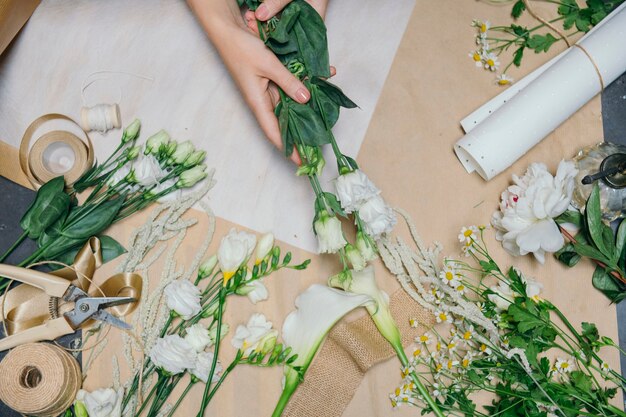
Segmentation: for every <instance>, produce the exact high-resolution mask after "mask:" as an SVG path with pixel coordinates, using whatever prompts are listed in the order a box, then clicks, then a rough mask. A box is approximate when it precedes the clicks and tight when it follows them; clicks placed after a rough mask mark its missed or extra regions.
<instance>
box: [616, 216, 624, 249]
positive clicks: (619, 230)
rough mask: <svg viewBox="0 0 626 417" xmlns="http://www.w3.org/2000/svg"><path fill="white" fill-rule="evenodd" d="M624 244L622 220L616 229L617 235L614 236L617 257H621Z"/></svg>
mask: <svg viewBox="0 0 626 417" xmlns="http://www.w3.org/2000/svg"><path fill="white" fill-rule="evenodd" d="M625 243H626V222H625V221H623V220H622V222H621V223H620V224H619V227H618V228H617V235H616V236H615V251H616V252H617V254H618V256H621V255H622V253H623V252H624V247H625V246H626V245H624V244H625Z"/></svg>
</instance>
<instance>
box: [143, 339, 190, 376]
mask: <svg viewBox="0 0 626 417" xmlns="http://www.w3.org/2000/svg"><path fill="white" fill-rule="evenodd" d="M196 356H197V353H196V350H195V349H194V348H193V346H191V345H190V344H189V343H188V342H187V341H186V340H185V339H183V338H182V337H180V336H179V335H177V334H170V335H167V336H165V337H163V338H159V339H157V341H156V343H155V345H154V346H153V347H152V349H151V350H150V360H151V361H152V363H154V364H155V365H156V366H157V367H159V368H161V369H163V370H165V371H166V372H169V373H170V374H172V375H176V374H180V373H181V372H184V371H185V370H186V369H192V368H193V367H194V366H195V363H196Z"/></svg>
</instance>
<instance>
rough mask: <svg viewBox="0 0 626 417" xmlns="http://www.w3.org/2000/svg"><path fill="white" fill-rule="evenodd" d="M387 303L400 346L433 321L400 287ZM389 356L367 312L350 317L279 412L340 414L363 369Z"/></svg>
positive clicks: (301, 416)
mask: <svg viewBox="0 0 626 417" xmlns="http://www.w3.org/2000/svg"><path fill="white" fill-rule="evenodd" d="M390 307H391V314H392V315H393V317H394V318H395V319H396V323H397V324H398V327H399V329H400V334H401V335H402V344H403V346H407V345H409V344H410V343H411V342H413V336H414V335H416V334H419V332H424V331H425V330H426V329H427V328H429V327H431V326H432V325H433V324H434V318H433V315H432V314H430V313H429V312H428V311H426V310H425V309H423V308H422V307H421V306H419V305H418V304H417V303H416V302H415V301H414V300H413V299H412V298H411V297H410V296H409V295H407V294H406V293H405V292H404V290H402V289H400V290H398V291H396V292H395V293H394V294H393V295H392V296H391V300H390ZM411 319H415V320H417V322H418V323H420V326H419V328H418V329H415V328H412V327H411V326H410V325H409V320H411ZM393 356H395V352H394V351H393V349H392V348H391V347H390V345H389V343H388V342H387V341H386V340H385V339H384V338H383V337H382V336H381V335H380V333H379V332H378V329H376V326H375V325H374V322H373V321H372V319H371V318H370V317H369V315H368V316H364V317H362V318H360V319H358V320H356V321H354V322H352V323H347V324H346V323H339V324H338V325H336V326H335V327H334V328H333V330H332V331H331V332H330V333H329V335H328V338H327V339H326V341H325V342H324V344H323V345H322V347H321V349H320V351H319V353H318V355H317V356H316V357H315V359H314V361H313V363H312V364H311V367H310V368H309V370H308V371H307V373H306V376H305V378H304V382H303V383H302V384H301V385H300V386H299V387H298V389H297V391H296V392H295V394H294V395H293V397H292V398H291V400H290V401H289V404H288V405H287V407H286V408H285V411H284V412H283V416H285V417H339V416H341V415H342V414H343V411H344V410H345V408H346V406H347V405H348V404H349V403H350V400H352V397H353V396H354V393H355V392H356V390H357V388H358V387H359V385H360V384H361V380H362V379H363V377H364V376H365V372H367V370H368V369H369V368H371V367H372V366H373V365H375V364H376V363H378V362H381V361H384V360H386V359H389V358H391V357H393ZM399 380H400V363H399V362H398V381H399Z"/></svg>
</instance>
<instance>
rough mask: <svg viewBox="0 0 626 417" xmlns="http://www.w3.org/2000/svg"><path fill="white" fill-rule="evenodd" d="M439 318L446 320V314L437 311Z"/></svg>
mask: <svg viewBox="0 0 626 417" xmlns="http://www.w3.org/2000/svg"><path fill="white" fill-rule="evenodd" d="M439 319H440V320H441V321H448V316H447V315H446V313H439Z"/></svg>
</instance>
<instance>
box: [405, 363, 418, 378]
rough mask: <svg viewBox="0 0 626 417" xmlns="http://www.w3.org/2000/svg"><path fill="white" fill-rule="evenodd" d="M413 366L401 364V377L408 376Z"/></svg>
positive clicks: (413, 369) (412, 370)
mask: <svg viewBox="0 0 626 417" xmlns="http://www.w3.org/2000/svg"><path fill="white" fill-rule="evenodd" d="M414 371H415V368H414V367H413V366H411V365H407V366H403V367H402V378H406V377H407V376H409V375H410V374H411V372H414Z"/></svg>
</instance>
